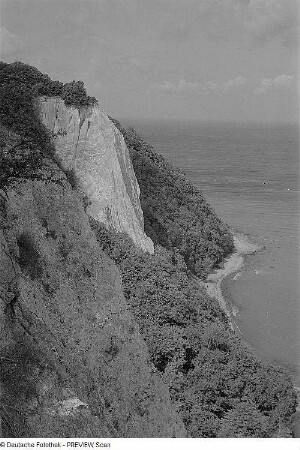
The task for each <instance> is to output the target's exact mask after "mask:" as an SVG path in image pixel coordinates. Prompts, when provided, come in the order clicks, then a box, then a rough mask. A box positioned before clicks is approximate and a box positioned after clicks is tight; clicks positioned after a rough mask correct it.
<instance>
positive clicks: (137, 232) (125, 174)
mask: <svg viewBox="0 0 300 450" xmlns="http://www.w3.org/2000/svg"><path fill="white" fill-rule="evenodd" d="M38 107H39V110H40V117H41V120H42V122H43V123H44V124H45V125H46V127H47V128H48V130H50V132H51V133H52V135H53V136H54V142H55V148H56V154H57V156H58V157H59V158H60V160H61V163H62V166H63V167H64V168H65V169H67V170H73V171H74V174H75V176H76V178H77V180H78V182H79V184H80V186H81V188H82V189H83V191H84V192H85V193H86V195H87V197H88V199H89V206H88V208H87V213H88V214H89V215H91V216H92V217H93V218H94V219H96V220H98V221H99V222H102V223H104V224H105V225H106V226H107V227H108V228H109V227H112V228H113V229H114V230H116V231H121V232H125V233H127V234H128V235H129V236H130V237H131V238H132V240H133V242H134V243H135V244H136V245H137V246H138V247H140V248H142V249H143V250H145V251H148V252H149V253H153V251H154V249H153V243H152V241H151V239H150V238H149V237H148V236H146V234H145V233H144V219H143V212H142V209H141V205H140V200H139V195H140V190H139V186H138V183H137V180H136V177H135V174H134V171H133V168H132V164H131V160H130V156H129V153H128V149H127V147H126V144H125V142H124V139H123V136H122V134H121V133H120V132H119V130H118V129H117V128H116V127H115V126H114V124H113V123H112V122H111V121H110V120H109V118H108V117H107V116H106V115H105V114H104V113H103V112H102V111H101V110H100V108H99V107H97V106H94V107H88V108H82V109H81V111H80V112H79V111H78V109H76V108H74V107H66V106H65V104H64V101H63V100H61V99H60V98H58V97H56V98H40V100H39V106H38Z"/></svg>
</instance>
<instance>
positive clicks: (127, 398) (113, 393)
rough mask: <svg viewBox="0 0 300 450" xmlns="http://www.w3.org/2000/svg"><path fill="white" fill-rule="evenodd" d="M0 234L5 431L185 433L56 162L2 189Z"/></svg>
mask: <svg viewBox="0 0 300 450" xmlns="http://www.w3.org/2000/svg"><path fill="white" fill-rule="evenodd" d="M74 114H75V113H74ZM97 114H98V113H97ZM73 124H74V126H75V120H74V122H73ZM80 151H81V150H80ZM0 230H1V232H0V265H1V271H0V281H1V292H0V294H1V295H0V297H1V301H0V331H1V336H0V337H1V339H0V358H1V371H0V381H1V385H0V387H1V398H0V408H1V417H2V432H3V435H4V436H6V437H98V436H99V437H184V436H185V429H184V426H183V424H182V422H181V420H180V419H179V416H178V415H177V413H176V412H175V411H174V409H173V407H172V405H171V403H170V399H169V394H168V392H167V389H166V387H165V386H164V385H163V384H162V382H161V380H160V379H159V376H158V375H157V374H156V373H155V371H154V369H153V366H152V365H151V364H150V362H149V356H148V352H147V348H146V346H145V343H144V341H143V340H142V338H141V335H140V333H139V330H138V327H137V326H136V324H135V322H134V320H133V317H132V315H131V313H130V311H129V310H128V307H127V304H126V302H125V300H124V297H123V294H122V286H121V279H120V275H119V272H118V269H117V267H116V266H115V265H114V264H113V262H112V261H111V260H110V259H109V258H108V257H107V256H106V255H105V254H104V253H103V252H102V251H101V250H100V249H99V247H98V244H97V241H96V239H95V236H94V234H93V232H92V230H91V228H90V226H89V222H88V217H87V215H86V214H85V212H84V209H83V207H82V205H81V202H80V199H79V198H78V197H77V196H76V195H75V194H74V192H73V191H72V189H71V186H70V184H69V183H68V182H67V181H66V178H65V176H64V175H63V174H62V173H61V172H60V171H58V170H57V169H56V168H55V166H54V165H53V164H52V163H49V167H48V168H47V169H46V168H44V169H42V170H41V172H40V173H39V174H38V176H37V178H35V179H29V180H19V181H18V182H17V183H16V184H15V186H11V187H9V188H7V190H6V192H2V191H1V198H0Z"/></svg>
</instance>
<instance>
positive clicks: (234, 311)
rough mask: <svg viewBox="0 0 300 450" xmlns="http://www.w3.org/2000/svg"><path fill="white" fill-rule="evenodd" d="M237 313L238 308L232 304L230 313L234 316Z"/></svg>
mask: <svg viewBox="0 0 300 450" xmlns="http://www.w3.org/2000/svg"><path fill="white" fill-rule="evenodd" d="M238 313H239V310H238V308H237V307H236V306H232V315H233V316H234V317H236V316H237V315H238Z"/></svg>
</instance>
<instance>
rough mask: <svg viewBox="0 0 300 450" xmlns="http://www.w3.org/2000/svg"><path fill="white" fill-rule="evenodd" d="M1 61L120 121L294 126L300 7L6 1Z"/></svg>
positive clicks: (284, 0) (290, 2)
mask: <svg viewBox="0 0 300 450" xmlns="http://www.w3.org/2000/svg"><path fill="white" fill-rule="evenodd" d="M0 4H1V10H0V11H1V22H0V24H1V60H3V61H5V62H12V61H16V60H17V61H23V62H26V63H29V64H32V65H34V66H36V67H37V68H38V69H40V70H41V71H43V72H46V73H48V74H49V75H50V76H51V77H52V78H53V79H59V80H61V81H63V82H66V81H71V80H73V79H76V80H78V79H79V80H83V81H84V83H85V85H86V87H87V90H88V93H89V94H90V95H95V96H96V97H97V98H99V99H100V104H101V105H102V106H103V109H104V110H105V111H106V112H108V113H109V114H112V115H113V116H115V117H121V118H122V117H135V118H138V117H149V118H151V117H157V118H178V119H190V118H193V119H195V120H241V121H247V120H250V121H295V120H297V105H298V90H297V89H298V80H297V78H298V75H297V70H298V48H297V45H298V35H297V34H298V23H297V20H298V18H297V17H298V14H297V12H298V11H297V9H298V8H297V4H298V1H297V0H0Z"/></svg>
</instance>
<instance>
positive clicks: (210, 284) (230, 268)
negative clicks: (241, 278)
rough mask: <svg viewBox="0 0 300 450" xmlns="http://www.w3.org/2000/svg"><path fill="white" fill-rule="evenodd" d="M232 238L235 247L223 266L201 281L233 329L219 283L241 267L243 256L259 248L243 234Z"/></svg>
mask: <svg viewBox="0 0 300 450" xmlns="http://www.w3.org/2000/svg"><path fill="white" fill-rule="evenodd" d="M233 240H234V248H235V250H234V252H233V253H232V254H231V255H230V256H229V257H228V258H226V259H225V260H224V263H223V267H222V268H220V269H216V270H215V271H214V272H212V273H211V274H209V275H208V276H207V281H206V282H205V283H203V286H204V287H205V289H206V292H207V294H208V295H209V296H210V297H212V298H215V299H216V300H217V301H218V303H219V305H220V307H221V308H222V310H223V311H224V312H225V314H226V315H227V317H228V318H229V320H230V325H231V328H232V329H234V327H233V324H232V321H231V319H232V314H231V312H230V310H229V308H228V306H227V304H226V301H225V299H224V297H223V295H222V290H221V283H222V281H223V280H224V278H225V277H227V276H228V275H231V274H233V273H235V272H238V271H239V270H240V269H241V267H242V266H243V264H244V256H246V255H250V254H251V253H255V252H256V251H258V250H260V249H261V247H259V246H258V245H256V244H253V243H252V242H250V240H249V238H248V237H247V236H245V235H243V234H238V233H235V234H234V236H233Z"/></svg>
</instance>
